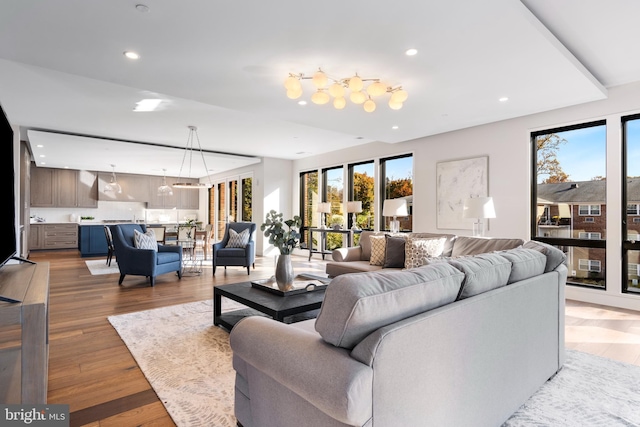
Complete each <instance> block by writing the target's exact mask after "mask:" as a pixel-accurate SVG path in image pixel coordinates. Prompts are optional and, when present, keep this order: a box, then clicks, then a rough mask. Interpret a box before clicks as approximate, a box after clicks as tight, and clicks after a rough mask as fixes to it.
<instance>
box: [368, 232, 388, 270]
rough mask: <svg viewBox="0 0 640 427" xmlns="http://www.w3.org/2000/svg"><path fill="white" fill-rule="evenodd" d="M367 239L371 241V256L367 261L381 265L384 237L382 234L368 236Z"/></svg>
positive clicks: (382, 262)
mask: <svg viewBox="0 0 640 427" xmlns="http://www.w3.org/2000/svg"><path fill="white" fill-rule="evenodd" d="M369 240H370V241H371V256H370V257H369V263H370V264H371V265H380V266H381V265H383V264H384V248H385V244H386V238H385V237H384V236H369Z"/></svg>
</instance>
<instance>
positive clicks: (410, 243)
mask: <svg viewBox="0 0 640 427" xmlns="http://www.w3.org/2000/svg"><path fill="white" fill-rule="evenodd" d="M446 241H447V238H446V237H439V238H434V239H419V238H409V239H408V240H407V243H406V245H405V255H404V268H416V267H420V266H423V265H425V264H427V262H428V261H429V259H430V258H432V257H438V256H440V255H442V252H443V251H444V244H445V242H446Z"/></svg>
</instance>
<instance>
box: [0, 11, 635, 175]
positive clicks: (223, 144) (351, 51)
mask: <svg viewBox="0 0 640 427" xmlns="http://www.w3.org/2000/svg"><path fill="white" fill-rule="evenodd" d="M139 1H140V2H143V1H144V3H145V4H146V5H147V6H148V7H149V8H150V10H149V11H148V12H146V13H143V12H139V11H138V10H136V8H135V6H136V1H130V0H110V1H101V2H90V1H86V0H56V1H47V2H44V1H41V0H4V1H2V2H1V3H0V104H2V107H3V108H4V110H5V112H6V113H7V115H8V116H9V120H10V121H11V122H12V123H14V124H16V125H20V126H21V128H22V129H31V131H29V132H28V138H29V140H30V142H31V144H32V145H34V144H35V143H36V141H38V143H41V144H43V145H44V148H43V150H44V151H43V152H42V153H41V152H39V151H37V150H36V151H37V152H36V153H35V154H36V155H38V156H39V155H40V154H44V155H46V157H45V159H46V163H47V166H51V167H65V166H69V167H74V168H75V167H79V168H83V169H91V170H106V171H109V170H111V166H110V165H111V164H115V165H116V171H117V172H134V173H136V172H137V173H151V174H157V175H161V174H162V169H167V174H169V175H176V174H177V169H179V168H180V164H181V160H182V157H183V152H184V150H182V151H177V150H174V152H173V154H172V155H171V154H169V155H167V156H161V155H160V152H161V151H166V150H162V148H161V147H158V146H172V147H177V148H179V149H183V148H184V147H185V144H186V142H187V136H188V133H189V131H188V128H187V127H188V126H189V125H195V126H197V127H198V134H199V137H200V142H201V144H202V147H203V149H204V150H205V151H212V152H218V153H235V154H239V155H241V156H242V157H235V156H232V157H229V156H222V157H221V159H220V160H216V159H214V157H216V156H214V155H211V158H210V160H209V157H208V160H207V167H208V169H209V172H210V173H211V172H212V171H213V173H218V172H222V171H224V170H228V169H233V168H236V167H239V165H242V164H247V163H250V162H254V161H257V160H256V159H252V158H251V157H254V156H255V157H263V156H267V157H278V158H285V159H296V158H300V157H305V156H310V155H315V154H319V153H324V152H328V151H333V150H337V149H341V148H345V147H349V146H355V145H358V144H363V143H367V142H371V141H381V142H386V143H399V142H402V141H407V140H411V139H415V138H420V137H423V136H428V135H433V134H437V133H441V132H447V131H451V130H455V129H460V128H465V127H469V126H475V125H479V124H483V123H488V122H494V121H499V120H504V119H508V118H513V117H517V116H522V115H526V114H532V113H536V112H540V111H547V110H551V109H555V108H561V107H565V106H570V105H575V104H580V103H584V102H589V101H594V100H598V99H603V98H606V96H607V89H606V88H607V87H610V86H613V85H619V84H623V83H629V82H632V81H635V80H640V56H639V55H635V52H636V47H635V43H636V41H637V40H639V39H640V26H638V25H637V23H636V20H637V17H638V16H640V2H637V1H635V0H608V1H607V2H603V1H601V0H563V1H561V2H559V1H557V0H523V2H520V1H518V0H485V1H477V0H452V1H446V2H445V1H420V0H406V1H402V2H398V1H395V2H391V1H382V0H381V1H377V2H374V3H372V2H368V1H364V0H350V1H346V2H345V1H337V0H326V1H324V2H322V3H316V2H301V1H293V0H279V1H277V2H265V1H253V2H247V1H244V2H242V1H226V2H222V1H212V0H183V1H179V2H177V1H175V0H139ZM525 5H526V6H525ZM408 48H416V49H418V55H416V56H413V57H408V56H406V55H405V54H404V51H405V50H406V49H408ZM125 50H134V51H137V52H138V53H140V55H141V58H140V59H139V60H138V61H131V60H128V59H126V58H125V57H124V56H123V54H122V53H123V51H125ZM318 67H322V69H323V70H324V71H325V72H326V73H327V74H328V75H329V76H333V77H349V76H351V75H353V73H355V72H357V73H358V74H359V75H360V76H362V77H370V78H380V79H382V80H383V81H384V82H385V83H387V84H389V85H394V86H395V85H402V87H403V88H404V89H406V91H407V92H408V93H409V98H408V100H407V101H406V102H405V104H404V107H403V108H402V109H401V110H397V111H395V110H391V109H389V108H388V107H387V105H386V99H382V98H385V97H381V100H380V101H379V102H378V107H377V109H376V111H374V112H373V113H366V112H364V111H363V110H362V107H361V106H356V105H353V104H351V103H350V102H349V101H348V105H347V107H346V108H345V109H344V110H335V109H334V108H333V107H332V106H331V104H328V105H323V106H318V105H315V104H312V103H309V104H308V105H306V106H304V107H302V106H299V105H298V104H297V101H294V100H290V99H288V98H287V97H286V96H285V89H284V87H283V82H284V79H285V77H286V76H287V75H288V73H290V72H292V73H300V72H303V73H305V74H306V75H310V74H312V73H313V72H314V71H315V70H316V69H317V68H318ZM307 83H308V82H304V83H303V85H305V93H304V95H303V97H304V98H305V99H307V100H308V99H309V98H310V95H311V87H310V86H306V84H307ZM503 96H506V97H509V101H507V102H499V101H498V98H500V97H503ZM152 97H153V98H161V99H162V100H163V103H162V104H161V107H160V108H159V109H158V110H156V111H154V112H147V113H142V112H133V111H132V110H133V108H134V107H135V105H136V102H138V101H140V100H141V99H143V98H152ZM387 99H388V98H387ZM393 126H397V127H398V128H397V129H395V130H394V129H392V127H393ZM34 130H37V131H38V132H34ZM56 132H60V133H62V135H59V134H56ZM73 135H77V137H74V136H73ZM87 137H97V139H94V138H87ZM132 142H139V143H144V144H142V145H141V144H133V143H132ZM34 149H35V148H34ZM132 149H135V150H136V153H134V154H132V152H131V151H130V150H132ZM141 150H142V152H141ZM169 153H171V151H169ZM247 156H249V157H247ZM150 158H152V159H153V160H151V161H149V159H150ZM232 160H233V161H232ZM209 162H210V163H209ZM196 163H197V165H196ZM192 164H193V167H194V169H195V168H197V167H200V166H199V165H200V164H201V162H196V159H195V158H194V160H193V163H192ZM71 165H73V166H71ZM77 165H80V166H77ZM200 174H203V175H204V174H205V172H204V170H198V171H195V170H194V174H193V175H192V176H202V175H200ZM183 176H184V174H183Z"/></svg>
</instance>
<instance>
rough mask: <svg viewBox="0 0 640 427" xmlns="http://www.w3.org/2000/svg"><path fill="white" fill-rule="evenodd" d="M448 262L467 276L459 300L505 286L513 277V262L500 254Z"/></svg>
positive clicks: (456, 259) (469, 257) (480, 255)
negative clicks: (510, 277)
mask: <svg viewBox="0 0 640 427" xmlns="http://www.w3.org/2000/svg"><path fill="white" fill-rule="evenodd" d="M447 261H448V263H449V264H451V265H452V266H454V267H455V268H457V269H458V270H460V271H462V272H463V273H464V275H465V278H464V282H463V283H462V288H461V289H460V295H459V297H458V299H465V298H469V297H472V296H474V295H478V294H481V293H483V292H488V291H490V290H492V289H497V288H500V287H502V286H505V285H506V284H507V282H508V281H509V276H510V275H511V261H509V260H508V259H506V258H505V257H502V256H500V255H498V254H479V255H476V256H468V257H462V258H451V259H449V260H447ZM432 265H437V264H432Z"/></svg>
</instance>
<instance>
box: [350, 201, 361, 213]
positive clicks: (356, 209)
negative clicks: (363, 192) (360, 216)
mask: <svg viewBox="0 0 640 427" xmlns="http://www.w3.org/2000/svg"><path fill="white" fill-rule="evenodd" d="M347 212H348V213H360V212H362V202H360V201H356V202H347Z"/></svg>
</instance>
